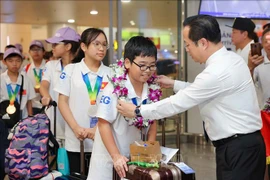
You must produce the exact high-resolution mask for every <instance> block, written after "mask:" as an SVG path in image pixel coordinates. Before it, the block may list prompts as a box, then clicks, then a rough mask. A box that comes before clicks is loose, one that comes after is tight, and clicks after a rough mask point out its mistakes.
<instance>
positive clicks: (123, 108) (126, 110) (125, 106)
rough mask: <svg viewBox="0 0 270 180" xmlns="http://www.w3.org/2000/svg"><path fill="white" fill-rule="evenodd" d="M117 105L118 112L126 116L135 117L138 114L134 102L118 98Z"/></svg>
mask: <svg viewBox="0 0 270 180" xmlns="http://www.w3.org/2000/svg"><path fill="white" fill-rule="evenodd" d="M116 107H117V110H118V112H119V113H120V114H121V115H122V116H124V117H127V118H134V117H135V116H136V115H135V109H136V106H135V105H134V104H132V103H127V102H125V101H121V100H118V104H117V106H116Z"/></svg>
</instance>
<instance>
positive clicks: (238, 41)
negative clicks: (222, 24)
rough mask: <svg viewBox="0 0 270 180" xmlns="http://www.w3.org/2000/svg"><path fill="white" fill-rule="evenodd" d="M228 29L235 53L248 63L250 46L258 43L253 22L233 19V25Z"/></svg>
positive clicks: (246, 19)
mask: <svg viewBox="0 0 270 180" xmlns="http://www.w3.org/2000/svg"><path fill="white" fill-rule="evenodd" d="M227 26H228V25H227ZM228 27H231V28H232V43H233V44H234V45H235V49H236V53H237V54H238V55H240V56H241V57H242V58H243V59H244V60H245V62H246V63H248V53H249V51H250V44H251V43H254V42H258V36H257V34H256V33H255V32H254V29H255V24H254V22H253V21H251V19H248V18H235V20H234V23H233V25H232V26H228Z"/></svg>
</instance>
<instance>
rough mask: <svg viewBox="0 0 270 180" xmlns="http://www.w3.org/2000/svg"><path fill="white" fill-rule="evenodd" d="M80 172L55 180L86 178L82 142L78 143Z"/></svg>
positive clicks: (80, 179) (82, 179)
mask: <svg viewBox="0 0 270 180" xmlns="http://www.w3.org/2000/svg"><path fill="white" fill-rule="evenodd" d="M80 152H81V153H80V161H81V164H80V169H81V171H80V172H71V173H70V175H67V176H61V177H57V178H55V180H86V179H87V176H86V175H85V166H84V144H83V141H80Z"/></svg>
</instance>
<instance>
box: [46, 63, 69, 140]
mask: <svg viewBox="0 0 270 180" xmlns="http://www.w3.org/2000/svg"><path fill="white" fill-rule="evenodd" d="M61 73H62V64H61V60H60V59H59V60H53V61H49V62H47V63H46V65H45V68H44V69H43V75H42V81H48V82H49V83H50V87H49V94H50V96H51V97H52V100H53V101H55V102H58V95H59V93H58V92H56V91H55V90H54V87H56V85H57V83H58V82H59V77H60V74H61ZM46 114H47V115H48V117H49V118H50V120H51V131H52V132H54V107H50V108H49V109H48V110H47V111H46ZM56 137H57V138H59V139H65V120H64V119H63V117H62V115H61V113H60V111H59V109H58V107H57V109H56Z"/></svg>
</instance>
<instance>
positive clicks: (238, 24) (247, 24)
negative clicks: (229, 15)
mask: <svg viewBox="0 0 270 180" xmlns="http://www.w3.org/2000/svg"><path fill="white" fill-rule="evenodd" d="M226 26H228V27H231V28H233V29H238V30H242V31H247V32H253V31H254V29H255V27H256V26H255V24H254V22H253V21H251V19H249V18H235V19H234V22H233V25H232V26H229V25H226Z"/></svg>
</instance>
